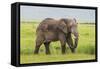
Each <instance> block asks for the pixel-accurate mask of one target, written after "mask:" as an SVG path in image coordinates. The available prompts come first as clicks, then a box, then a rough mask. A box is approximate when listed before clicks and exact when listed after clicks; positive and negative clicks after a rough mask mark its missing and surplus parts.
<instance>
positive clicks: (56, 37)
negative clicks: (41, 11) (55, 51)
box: [34, 18, 78, 54]
mask: <svg viewBox="0 0 100 69" xmlns="http://www.w3.org/2000/svg"><path fill="white" fill-rule="evenodd" d="M36 34H37V38H36V46H35V51H34V54H38V52H39V48H40V46H41V45H42V44H44V46H45V49H46V51H45V52H46V54H50V49H49V44H50V43H51V42H53V41H60V43H61V49H62V54H65V53H66V43H67V44H68V46H69V48H70V49H71V51H72V52H73V53H74V52H75V49H76V47H77V44H78V31H77V22H76V19H60V20H55V19H52V18H46V19H45V20H43V21H42V22H41V23H40V24H39V26H38V27H37V30H36ZM71 34H73V35H74V37H75V38H74V43H73V39H72V35H71Z"/></svg>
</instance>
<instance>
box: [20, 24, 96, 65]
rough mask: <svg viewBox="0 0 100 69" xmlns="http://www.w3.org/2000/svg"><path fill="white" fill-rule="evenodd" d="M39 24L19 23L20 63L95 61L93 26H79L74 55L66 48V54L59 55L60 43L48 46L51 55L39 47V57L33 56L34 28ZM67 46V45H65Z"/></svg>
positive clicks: (42, 47)
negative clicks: (77, 41)
mask: <svg viewBox="0 0 100 69" xmlns="http://www.w3.org/2000/svg"><path fill="white" fill-rule="evenodd" d="M38 24H39V23H21V31H20V33H21V43H20V44H21V45H20V53H21V55H20V59H21V61H20V63H21V64H23V63H40V62H54V61H74V60H91V59H95V25H94V24H79V25H78V31H79V43H78V47H77V49H76V53H75V54H72V53H71V51H70V49H69V48H68V46H67V53H66V54H65V55H62V54H61V48H60V47H61V46H60V42H59V41H57V42H52V43H51V44H50V51H51V55H46V54H45V48H44V45H42V46H41V48H40V51H39V55H34V54H33V51H34V48H35V39H36V28H37V26H38ZM66 45H67V44H66Z"/></svg>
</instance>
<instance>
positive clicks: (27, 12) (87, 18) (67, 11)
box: [20, 6, 95, 23]
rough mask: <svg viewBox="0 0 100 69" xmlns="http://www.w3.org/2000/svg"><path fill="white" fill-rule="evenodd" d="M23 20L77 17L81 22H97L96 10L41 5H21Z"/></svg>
mask: <svg viewBox="0 0 100 69" xmlns="http://www.w3.org/2000/svg"><path fill="white" fill-rule="evenodd" d="M20 17H21V21H32V20H43V19H45V18H55V19H60V18H76V20H77V21H79V22H92V23H93V22H95V10H93V9H76V8H58V7H40V6H21V7H20Z"/></svg>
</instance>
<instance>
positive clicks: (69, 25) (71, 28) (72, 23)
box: [60, 18, 79, 48]
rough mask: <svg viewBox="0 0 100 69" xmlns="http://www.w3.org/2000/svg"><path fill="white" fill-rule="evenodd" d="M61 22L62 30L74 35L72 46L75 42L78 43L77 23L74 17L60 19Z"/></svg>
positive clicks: (75, 45) (75, 44)
mask: <svg viewBox="0 0 100 69" xmlns="http://www.w3.org/2000/svg"><path fill="white" fill-rule="evenodd" d="M60 21H61V24H62V25H63V28H64V29H63V30H64V32H65V33H71V34H73V35H74V37H75V38H74V48H76V47H77V44H78V36H79V35H78V30H77V27H78V23H77V21H76V19H75V18H73V19H61V20H60ZM64 23H65V24H66V26H65V24H64Z"/></svg>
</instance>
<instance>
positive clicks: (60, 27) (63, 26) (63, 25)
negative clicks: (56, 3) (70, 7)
mask: <svg viewBox="0 0 100 69" xmlns="http://www.w3.org/2000/svg"><path fill="white" fill-rule="evenodd" d="M58 28H59V29H60V30H61V31H62V32H64V33H66V34H67V26H66V24H65V23H64V21H62V22H60V23H59V24H58Z"/></svg>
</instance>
